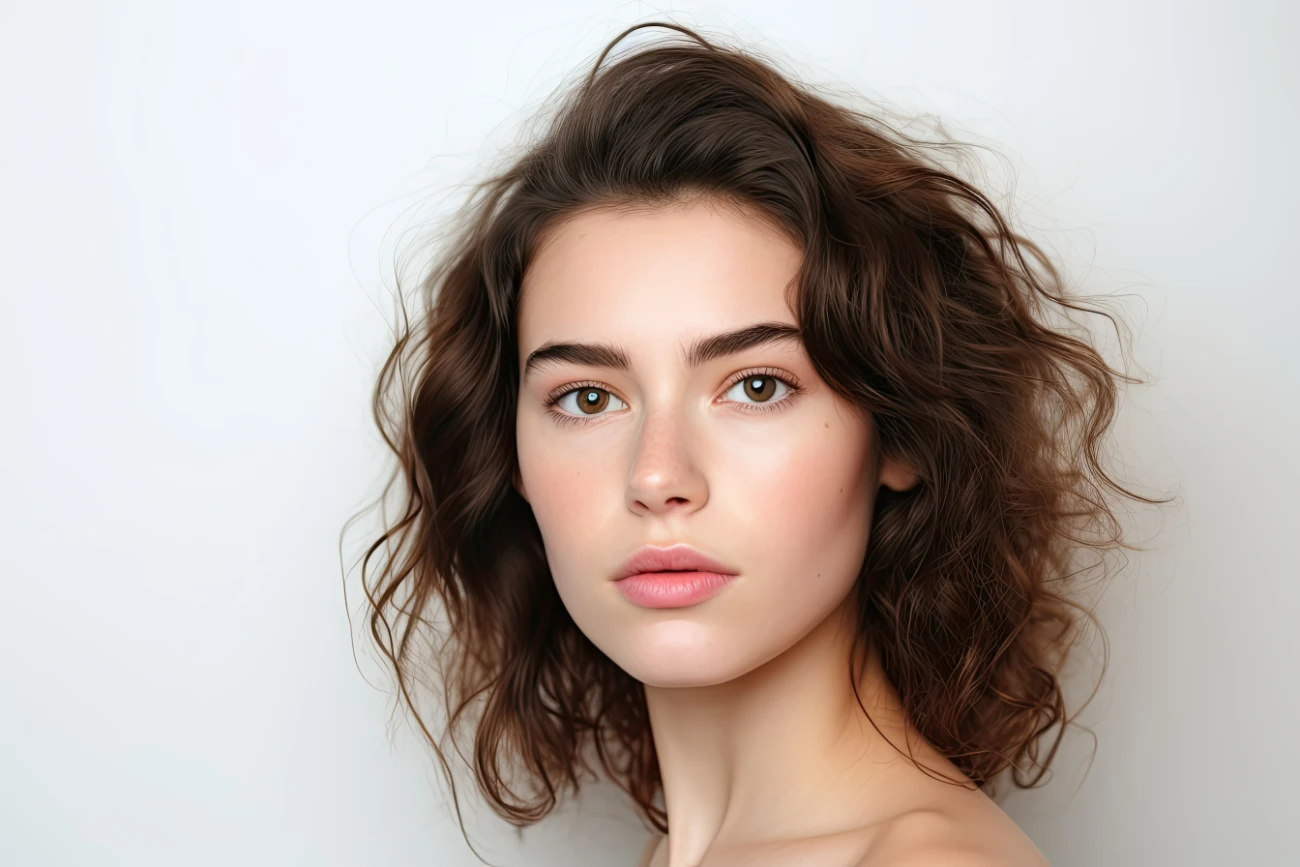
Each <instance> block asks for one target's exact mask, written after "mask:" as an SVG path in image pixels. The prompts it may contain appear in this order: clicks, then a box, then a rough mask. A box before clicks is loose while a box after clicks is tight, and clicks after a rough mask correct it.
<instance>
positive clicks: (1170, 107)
mask: <svg viewBox="0 0 1300 867" xmlns="http://www.w3.org/2000/svg"><path fill="white" fill-rule="evenodd" d="M662 15H669V16H671V17H672V18H673V19H674V20H676V21H678V22H680V23H683V24H687V25H694V26H698V27H700V28H701V29H703V30H705V31H706V32H707V33H710V34H711V35H715V36H718V37H720V38H734V39H736V40H739V41H742V42H746V43H748V44H750V45H753V46H755V47H758V48H760V49H761V50H764V51H767V52H770V53H772V54H774V55H775V56H777V57H778V58H781V59H782V60H783V62H786V63H788V64H789V67H788V68H792V69H795V70H798V71H800V72H801V73H803V74H805V75H806V77H807V78H808V79H810V80H813V81H816V82H820V83H825V84H829V85H831V86H834V87H848V88H854V89H857V90H858V91H859V92H862V93H864V94H867V95H869V96H871V97H872V98H876V99H882V100H885V101H887V102H888V103H889V104H891V105H893V106H894V107H896V108H897V109H899V110H901V111H904V112H911V113H914V114H933V115H935V116H937V117H939V118H941V119H942V120H943V121H944V123H945V124H946V125H947V127H948V129H949V131H950V132H952V133H953V134H954V135H957V136H958V137H961V138H965V139H967V140H971V141H978V142H982V143H985V144H987V145H989V146H990V147H993V148H996V150H997V153H999V154H1001V158H1000V159H995V160H993V161H992V162H991V163H990V166H991V169H990V170H991V171H993V170H996V169H997V168H998V167H999V166H1002V167H1003V168H1004V169H1007V173H1006V174H1005V176H998V175H996V174H992V175H990V183H994V182H995V181H998V182H1000V183H1002V185H1003V188H1002V189H1001V190H998V189H993V190H992V193H993V194H994V196H995V198H997V200H998V201H999V202H1000V203H1003V204H1004V205H1006V206H1007V207H1008V209H1009V210H1011V211H1013V212H1014V216H1015V218H1016V219H1017V220H1018V221H1019V224H1020V225H1021V226H1022V227H1023V228H1025V229H1026V230H1028V231H1030V233H1031V234H1032V235H1033V236H1034V237H1036V238H1038V239H1040V240H1042V241H1044V243H1046V244H1048V245H1049V246H1050V247H1051V248H1052V249H1053V250H1054V251H1055V252H1056V254H1057V255H1059V257H1060V259H1061V261H1063V262H1065V263H1067V265H1068V266H1069V267H1070V269H1071V273H1072V274H1073V278H1074V279H1075V280H1076V281H1077V283H1078V284H1079V285H1080V286H1082V287H1084V288H1086V289H1088V290H1090V291H1096V292H1105V293H1110V294H1112V295H1114V296H1116V297H1117V298H1122V299H1123V303H1124V305H1125V309H1126V310H1127V311H1128V315H1129V316H1130V321H1131V323H1132V327H1133V330H1134V342H1133V353H1132V358H1133V361H1134V363H1135V364H1136V365H1138V367H1136V368H1134V372H1135V373H1136V374H1138V375H1142V376H1144V377H1145V378H1148V379H1149V380H1150V384H1149V385H1147V386H1144V387H1142V388H1135V389H1134V390H1133V391H1132V392H1131V393H1130V395H1129V397H1128V398H1127V400H1126V402H1125V404H1124V408H1123V412H1122V414H1121V417H1120V420H1119V422H1118V424H1117V426H1116V429H1115V433H1116V445H1115V447H1114V455H1115V457H1116V459H1117V460H1119V461H1121V462H1122V467H1121V468H1122V469H1123V470H1125V471H1126V473H1127V477H1128V478H1129V479H1130V480H1132V481H1133V482H1134V483H1136V484H1138V485H1139V486H1140V488H1141V489H1142V490H1144V491H1146V492H1148V493H1152V494H1161V493H1174V494H1176V495H1177V496H1178V498H1179V500H1178V502H1177V503H1176V504H1174V505H1171V506H1170V507H1168V508H1166V509H1165V510H1164V511H1162V512H1160V513H1159V514H1148V515H1147V516H1146V517H1145V518H1141V516H1140V515H1138V516H1137V517H1139V518H1141V520H1142V521H1143V522H1144V523H1143V524H1142V526H1143V527H1144V530H1143V532H1144V533H1145V536H1144V537H1143V540H1139V541H1146V542H1147V543H1148V546H1149V548H1150V550H1148V551H1146V552H1143V553H1140V554H1136V555H1131V556H1130V558H1129V561H1128V564H1127V566H1126V567H1125V568H1124V570H1123V571H1122V572H1121V573H1119V574H1117V577H1116V578H1115V581H1114V583H1113V584H1112V586H1111V589H1110V591H1108V593H1107V595H1106V596H1105V597H1104V601H1103V605H1102V609H1101V611H1102V616H1103V622H1104V625H1105V626H1106V629H1107V633H1108V637H1109V640H1110V654H1111V655H1110V665H1109V670H1108V672H1107V677H1106V680H1105V681H1104V685H1103V688H1102V689H1101V690H1100V692H1099V693H1098V695H1097V698H1096V699H1094V701H1093V703H1092V704H1091V705H1089V706H1088V708H1087V710H1086V712H1085V715H1084V716H1083V718H1082V720H1083V721H1084V722H1085V723H1086V724H1087V725H1088V726H1089V728H1091V730H1092V732H1093V733H1094V734H1095V735H1096V743H1095V744H1094V743H1093V742H1092V740H1091V739H1090V738H1088V737H1087V736H1086V735H1082V734H1076V735H1074V736H1072V737H1071V738H1069V739H1067V741H1066V745H1065V747H1063V750H1062V753H1061V756H1060V757H1059V766H1056V767H1055V774H1054V776H1053V778H1052V781H1051V782H1050V783H1049V784H1048V785H1047V786H1046V787H1043V788H1040V789H1037V790H1033V791H1030V792H1023V793H1017V794H1016V795H1015V796H1013V797H1012V798H1010V799H1008V800H1007V801H1006V802H1005V804H1006V809H1007V810H1008V812H1010V813H1011V815H1012V816H1013V817H1014V818H1015V819H1016V820H1017V821H1018V822H1020V824H1021V826H1022V827H1024V828H1025V830H1026V831H1027V832H1028V833H1029V834H1030V835H1031V836H1032V838H1033V839H1034V841H1035V842H1036V843H1037V844H1038V846H1039V847H1040V848H1041V849H1042V850H1043V852H1044V853H1045V854H1046V855H1047V856H1048V857H1049V858H1050V860H1051V861H1052V863H1053V864H1054V865H1057V867H1082V865H1140V867H1158V865H1170V867H1172V865H1179V867H1189V865H1220V864H1251V865H1274V864H1294V863H1296V858H1297V856H1296V854H1295V844H1294V842H1293V835H1292V832H1293V828H1294V822H1295V816H1296V813H1297V809H1298V808H1300V797H1297V795H1296V791H1295V788H1296V785H1297V782H1296V781H1297V779H1298V778H1300V746H1297V744H1298V741H1297V738H1296V737H1295V732H1296V727H1297V723H1298V722H1300V699H1298V698H1297V690H1298V684H1300V629H1298V628H1297V616H1298V615H1300V605H1298V604H1297V603H1298V602H1300V590H1297V586H1298V584H1300V581H1298V580H1297V579H1300V569H1297V566H1296V557H1297V555H1296V550H1295V540H1296V538H1297V519H1298V518H1300V494H1298V493H1297V491H1298V489H1300V484H1298V483H1300V457H1297V453H1298V451H1297V447H1298V446H1300V437H1298V436H1297V427H1298V426H1300V361H1298V360H1297V354H1296V351H1295V347H1296V340H1295V336H1296V331H1297V317H1298V316H1300V300H1297V299H1298V298H1300V280H1298V279H1297V277H1296V256H1295V254H1296V251H1297V249H1298V248H1297V242H1296V237H1297V233H1298V230H1300V221H1298V220H1297V216H1296V213H1297V210H1296V209H1297V194H1298V193H1300V185H1298V184H1297V168H1296V159H1295V147H1296V144H1295V143H1296V141H1297V140H1300V121H1298V120H1297V105H1300V63H1298V61H1297V59H1296V54H1295V49H1294V45H1295V42H1296V40H1297V37H1300V26H1297V25H1298V24H1300V14H1298V13H1297V6H1296V5H1295V4H1292V3H1288V2H1283V0H1278V2H1273V3H1266V2H1234V3H1228V2H1217V3H1211V2H1188V0H1184V2H1152V0H1146V2H1133V0H1091V2H1086V3H1084V2H1043V0H1024V2H1019V0H1018V2H986V3H980V2H970V0H963V2H912V3H900V2H897V0H891V2H874V0H859V2H854V3H832V2H819V0H800V2H797V3H789V2H784V3H775V2H757V0H746V2H744V3H739V2H737V3H730V4H702V3H690V4H682V5H679V6H675V7H666V6H654V5H652V4H648V3H624V4H621V5H616V4H613V3H598V2H559V0H553V2H546V3H537V2H510V3H504V2H482V3H465V4H461V3H456V4H450V3H439V2H428V0H425V2H411V0H404V2H386V0H368V2H366V3H360V2H353V3H344V2H332V0H312V2H282V0H281V2H269V0H257V2H250V0H226V2H222V3H175V2H163V0H153V2H117V3H90V2H85V3H66V2H49V0H47V2H39V3H18V2H16V0H6V2H5V3H4V4H3V6H2V7H0V123H2V124H3V135H2V136H0V221H2V223H0V269H2V270H0V275H2V279H3V284H2V292H3V294H2V296H0V383H2V385H3V392H2V396H3V406H4V408H5V412H4V420H3V424H0V482H2V484H3V489H2V490H3V498H2V499H0V509H3V512H2V514H0V517H2V518H3V521H2V522H0V526H2V527H3V529H2V530H0V533H2V534H3V535H2V536H0V542H2V543H3V544H0V564H2V566H3V571H2V573H0V577H2V578H3V585H2V588H0V589H2V590H3V597H2V600H3V601H2V603H0V620H2V625H0V656H2V657H3V668H2V669H0V672H2V673H0V863H3V864H5V865H12V867H26V865H100V864H124V865H133V867H143V865H167V867H176V865H276V867H281V865H290V864H293V865H299V864H301V865H328V867H334V865H449V867H452V865H470V864H475V863H478V862H477V860H476V859H475V858H474V856H473V854H472V853H471V851H470V849H469V847H468V846H467V845H466V844H465V842H464V840H463V839H462V837H461V833H460V829H459V827H458V826H457V823H456V820H455V817H454V816H455V814H454V812H453V810H452V808H451V806H450V801H449V798H448V797H447V795H446V792H445V789H444V787H443V784H442V783H441V778H440V776H439V775H438V774H437V771H436V769H435V766H434V763H433V761H432V759H431V757H430V756H429V755H428V754H427V753H425V752H423V751H421V750H420V748H419V746H418V743H417V741H416V740H415V739H414V737H413V736H412V735H411V733H410V731H409V729H408V728H407V727H406V726H405V725H404V724H403V723H402V722H401V721H400V718H399V719H398V720H397V721H390V717H389V712H390V708H391V702H392V696H391V693H390V692H389V685H388V682H387V681H386V680H385V679H384V677H383V672H382V669H381V668H380V667H379V666H378V665H377V664H376V662H375V659H374V654H373V653H372V652H370V651H369V650H368V649H367V646H366V644H365V640H364V631H363V627H362V624H361V623H360V622H359V621H357V620H356V619H355V617H354V621H353V623H352V624H349V622H348V618H347V612H348V610H349V605H350V607H351V608H352V610H353V613H354V615H355V613H356V611H357V603H358V601H359V596H358V595H357V593H356V590H355V573H353V574H352V577H351V578H350V579H349V580H351V581H353V589H352V590H350V591H349V592H350V595H349V600H350V603H349V604H347V605H345V602H344V595H343V589H344V575H343V573H344V568H345V566H347V565H348V564H349V563H350V562H351V559H352V557H353V556H354V555H355V553H356V551H357V550H358V549H359V547H360V545H361V544H362V543H363V541H365V540H364V539H363V536H364V533H362V532H358V533H357V534H355V535H354V536H353V537H352V538H351V539H349V540H347V541H345V543H344V545H343V549H344V550H343V551H342V552H340V545H339V531H340V530H341V528H342V525H343V522H344V521H345V520H346V519H347V518H348V517H349V516H350V515H351V514H353V513H354V512H355V511H356V510H357V509H359V508H361V507H362V506H363V505H364V504H365V503H366V502H367V501H368V500H369V499H370V498H372V497H373V496H374V495H375V494H376V493H377V491H378V483H379V481H380V480H381V478H382V475H383V471H384V470H385V469H386V468H387V466H388V465H387V464H386V463H385V461H386V456H385V453H384V451H383V448H382V444H381V442H380V440H379V438H378V435H377V432H376V430H375V428H374V426H373V424H372V422H371V420H370V415H369V403H368V401H369V397H370V389H371V387H372V385H373V380H374V376H375V374H376V372H377V370H378V365H379V363H380V361H381V360H382V358H383V355H384V353H385V351H386V349H387V346H386V341H387V339H388V323H389V321H390V320H391V314H392V307H391V303H390V300H389V299H390V295H391V292H392V291H393V287H394V270H395V269H394V262H395V261H396V258H395V257H396V256H397V254H398V252H399V251H400V250H401V249H402V244H403V243H404V242H405V241H407V240H409V239H410V238H412V237H413V236H414V233H417V232H418V231H419V230H420V229H421V228H422V227H425V226H428V225H430V221H431V220H432V219H434V218H435V217H436V216H437V215H438V214H440V213H445V212H446V211H447V210H448V209H449V208H451V207H454V206H455V205H456V204H458V203H459V198H458V196H459V193H460V192H461V191H462V190H463V186H461V185H464V184H466V183H469V182H472V181H473V180H477V179H478V178H479V177H481V175H482V173H483V171H484V169H485V167H486V166H488V165H489V164H490V163H491V161H492V160H494V159H495V156H496V154H497V153H498V152H499V151H500V150H501V149H502V148H503V147H506V146H508V145H509V144H510V143H511V142H512V141H513V139H514V136H515V134H516V131H517V130H518V128H519V125H520V123H521V122H523V121H524V120H525V119H526V118H527V117H528V115H529V112H530V111H531V110H532V109H534V108H535V107H536V106H537V105H538V104H539V103H540V101H541V100H543V99H545V98H546V97H547V96H549V95H550V94H551V93H552V92H553V91H554V89H555V88H556V87H557V86H559V85H561V84H562V83H563V82H565V81H568V80H572V75H574V74H575V73H576V72H577V71H578V70H580V69H585V68H586V67H587V66H589V64H590V63H591V62H592V61H593V60H594V58H595V55H596V53H598V52H599V50H600V49H601V48H602V47H603V46H604V45H605V43H606V42H607V41H608V40H609V39H610V38H612V37H613V36H614V35H616V34H617V33H618V32H619V31H621V30H622V29H623V28H624V27H626V26H628V25H629V24H632V23H635V22H638V21H642V20H649V19H651V18H655V17H660V16H662ZM643 35H644V34H643ZM650 35H654V34H650ZM658 35H659V36H668V35H670V34H668V33H667V32H663V31H660V32H659V33H658ZM999 179H1000V180H999ZM1012 180H1014V189H1012V186H1011V181H1012ZM995 186H996V184H995ZM354 635H355V636H356V647H355V650H354V645H353V636H354ZM460 795H461V803H462V806H463V808H464V809H465V811H466V817H467V827H468V828H469V830H470V832H471V834H472V835H473V839H474V840H475V844H476V847H477V848H478V850H479V851H480V852H482V853H483V854H484V855H485V856H486V857H488V858H489V860H492V861H493V862H494V863H496V864H501V865H619V864H631V863H632V862H633V860H634V858H635V854H636V852H637V851H638V850H639V849H640V847H641V845H642V843H643V841H644V839H645V837H646V833H647V828H646V827H644V826H642V825H641V824H640V823H639V821H638V820H637V819H636V818H635V815H634V813H633V812H632V809H631V806H630V804H629V803H628V802H627V801H626V800H624V799H623V798H622V797H621V795H620V793H619V792H618V791H617V790H616V789H614V788H613V787H612V786H592V787H590V788H589V789H585V790H584V792H583V796H582V797H581V799H579V800H578V801H577V802H569V803H566V804H565V805H564V806H563V808H562V809H561V810H559V811H558V812H557V813H555V814H554V815H553V816H552V817H551V818H549V819H547V820H546V821H544V822H543V823H541V824H540V825H538V826H535V827H533V828H530V829H528V830H526V831H525V832H524V833H523V834H522V835H517V834H515V833H514V832H513V829H511V828H510V826H508V825H506V824H505V823H504V822H502V821H500V820H499V819H497V818H496V817H495V816H493V815H492V814H490V813H489V811H487V810H486V808H485V807H483V806H482V804H481V803H479V802H478V798H477V794H476V792H475V791H474V790H473V789H472V788H470V787H463V788H461V790H460Z"/></svg>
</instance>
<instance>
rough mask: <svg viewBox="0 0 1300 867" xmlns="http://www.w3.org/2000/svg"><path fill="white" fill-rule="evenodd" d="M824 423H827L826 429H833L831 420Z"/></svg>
mask: <svg viewBox="0 0 1300 867" xmlns="http://www.w3.org/2000/svg"><path fill="white" fill-rule="evenodd" d="M822 424H824V425H826V429H827V430H830V429H831V423H830V422H828V421H827V422H822Z"/></svg>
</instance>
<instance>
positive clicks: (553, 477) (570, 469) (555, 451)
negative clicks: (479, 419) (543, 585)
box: [519, 439, 619, 583]
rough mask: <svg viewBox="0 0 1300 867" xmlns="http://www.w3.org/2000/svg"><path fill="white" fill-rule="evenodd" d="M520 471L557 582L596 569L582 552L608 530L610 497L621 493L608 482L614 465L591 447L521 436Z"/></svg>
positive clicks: (597, 565)
mask: <svg viewBox="0 0 1300 867" xmlns="http://www.w3.org/2000/svg"><path fill="white" fill-rule="evenodd" d="M519 470H520V476H521V478H522V479H523V483H524V489H525V491H526V492H527V494H528V502H529V505H530V506H531V507H532V510H533V516H534V518H536V520H537V526H538V529H540V530H541V533H542V541H543V542H544V543H545V547H546V556H547V560H548V562H549V563H550V565H551V572H552V574H553V575H554V576H555V577H556V581H557V583H561V582H563V581H564V580H565V576H581V575H589V574H593V570H599V569H600V568H601V564H597V563H588V562H586V561H585V560H584V558H583V554H584V552H591V551H592V550H593V549H598V548H599V545H598V544H594V543H595V542H597V540H599V539H601V538H603V536H604V534H607V533H608V531H609V528H608V526H607V525H608V524H609V521H610V507H609V501H610V499H611V497H614V498H617V497H618V496H619V492H618V491H616V490H614V489H613V488H612V487H611V485H612V484H613V482H612V481H611V479H616V478H618V477H619V476H618V474H617V472H616V471H615V468H614V467H613V466H612V465H606V464H605V463H604V462H603V459H602V458H601V457H600V456H599V454H596V453H594V452H591V451H588V452H586V453H583V452H581V451H575V450H574V449H572V448H547V447H546V446H545V443H544V442H537V441H536V440H523V439H521V441H520V448H519Z"/></svg>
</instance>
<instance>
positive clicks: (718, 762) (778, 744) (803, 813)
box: [645, 594, 960, 867]
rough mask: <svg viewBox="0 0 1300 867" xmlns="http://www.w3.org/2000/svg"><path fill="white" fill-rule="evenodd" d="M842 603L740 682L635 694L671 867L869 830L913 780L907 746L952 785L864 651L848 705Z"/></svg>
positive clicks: (847, 630)
mask: <svg viewBox="0 0 1300 867" xmlns="http://www.w3.org/2000/svg"><path fill="white" fill-rule="evenodd" d="M851 600H852V594H850V596H849V599H848V600H846V601H845V603H844V604H843V605H841V606H840V607H839V608H837V609H836V610H835V611H834V612H833V613H832V614H831V615H830V616H829V617H827V619H826V620H825V621H823V622H822V623H821V624H819V625H818V626H817V628H815V629H814V630H813V631H812V632H810V633H809V634H808V635H807V636H805V637H804V638H803V639H802V640H801V641H799V642H798V643H797V644H795V645H794V646H793V647H791V648H790V649H789V650H787V651H786V652H785V653H783V654H781V655H780V656H778V657H776V658H775V659H773V660H771V661H769V662H767V663H765V664H764V665H762V666H760V667H758V668H757V669H755V670H753V671H751V672H749V673H748V674H746V675H744V676H743V677H740V678H736V679H735V680H731V681H728V682H726V683H720V684H717V685H713V686H706V687H693V688H688V689H674V688H662V687H653V686H647V687H646V688H645V689H646V702H647V708H648V710H649V714H650V725H651V729H652V732H653V736H654V742H655V749H656V752H657V753H658V757H659V768H660V774H661V777H662V779H663V787H664V804H665V807H666V809H667V812H668V825H669V829H670V833H669V837H668V841H667V848H668V863H669V864H671V865H673V867H691V865H696V864H699V863H700V862H701V861H702V860H703V858H704V857H705V855H706V853H708V852H711V851H717V850H720V849H732V848H733V847H741V846H745V845H751V844H761V843H764V842H774V841H777V840H796V839H806V838H808V837H816V836H823V835H828V834H834V833H837V832H844V831H849V830H852V829H854V828H858V827H862V826H863V825H864V823H870V822H871V821H872V818H873V812H874V813H875V814H876V817H877V818H878V817H880V816H882V815H883V812H882V811H885V810H887V809H888V808H889V806H890V800H889V798H888V791H887V789H888V788H889V784H890V783H891V782H895V781H898V780H899V779H900V776H910V774H919V773H921V771H919V770H917V769H916V768H915V766H914V765H913V764H912V762H911V761H910V760H909V759H908V758H907V756H906V753H907V751H908V746H909V744H910V746H911V749H912V752H913V753H914V754H915V756H916V757H917V759H918V760H920V761H922V762H924V763H925V765H926V766H928V767H930V768H932V769H934V770H936V771H938V772H940V773H944V774H947V775H949V776H953V777H960V772H959V771H958V770H957V769H956V768H955V766H953V765H952V764H951V763H949V762H948V761H947V760H946V759H945V758H944V757H943V756H941V755H940V754H938V753H937V751H935V750H934V749H933V747H930V746H929V745H928V744H926V743H925V741H924V739H923V738H922V737H921V736H920V734H919V733H918V732H917V731H916V730H915V729H914V728H912V727H910V725H909V724H908V723H907V721H906V717H905V715H904V713H903V712H902V708H901V705H900V703H899V700H898V695H897V693H896V692H895V690H894V689H893V687H892V686H891V685H890V683H889V681H888V678H887V677H886V676H885V673H884V670H883V669H882V668H881V666H880V662H879V659H878V656H877V654H876V652H875V651H874V649H869V650H868V652H867V654H866V660H865V664H864V665H863V666H862V667H861V670H860V671H861V676H860V677H859V679H858V697H855V696H854V693H853V687H852V683H851V680H850V671H849V658H850V654H851V651H852V646H853V641H852V638H853V632H854V629H855V628H856V627H855V623H854V620H853V611H852V607H851V606H852V602H851ZM859 698H860V699H861V707H860V706H859V703H858V702H859ZM863 708H865V709H866V711H867V712H868V713H870V716H871V719H870V720H868V719H867V714H866V713H864V712H863ZM872 722H874V723H875V726H873V725H872ZM876 727H879V731H877V729H876ZM890 742H892V743H893V744H896V745H897V746H898V749H895V748H894V746H891V745H890ZM900 750H901V751H902V752H901V753H900Z"/></svg>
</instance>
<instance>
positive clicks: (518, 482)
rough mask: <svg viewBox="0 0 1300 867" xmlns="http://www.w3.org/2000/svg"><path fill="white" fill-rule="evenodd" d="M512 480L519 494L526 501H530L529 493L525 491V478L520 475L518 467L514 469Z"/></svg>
mask: <svg viewBox="0 0 1300 867" xmlns="http://www.w3.org/2000/svg"><path fill="white" fill-rule="evenodd" d="M511 482H512V483H513V484H514V486H515V490H516V491H518V492H519V496H521V497H523V498H524V502H525V503H526V502H528V494H526V493H524V480H523V479H522V478H521V477H520V475H519V470H518V469H516V470H515V471H514V474H513V476H512V477H511Z"/></svg>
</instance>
